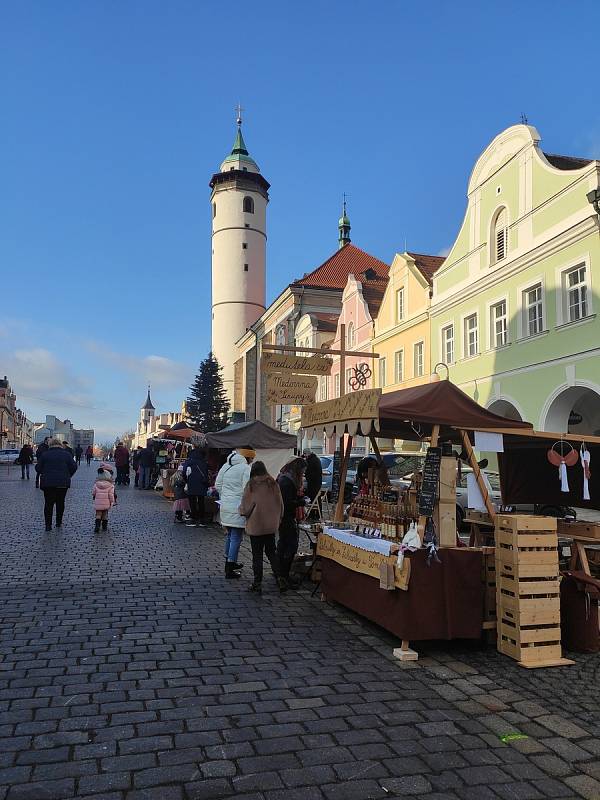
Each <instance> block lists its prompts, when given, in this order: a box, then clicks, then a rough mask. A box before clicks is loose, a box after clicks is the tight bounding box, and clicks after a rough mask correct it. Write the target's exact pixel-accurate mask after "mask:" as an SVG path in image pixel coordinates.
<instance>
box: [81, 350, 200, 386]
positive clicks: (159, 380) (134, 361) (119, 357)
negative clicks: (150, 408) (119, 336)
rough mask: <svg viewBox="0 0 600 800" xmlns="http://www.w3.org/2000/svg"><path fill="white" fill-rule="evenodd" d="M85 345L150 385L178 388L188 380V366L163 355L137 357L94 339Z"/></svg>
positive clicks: (105, 359)
mask: <svg viewBox="0 0 600 800" xmlns="http://www.w3.org/2000/svg"><path fill="white" fill-rule="evenodd" d="M86 346H87V348H88V350H89V351H90V352H91V353H93V354H94V355H96V356H98V357H99V358H100V359H102V360H103V361H104V362H106V363H108V364H111V365H112V366H114V367H115V368H116V369H118V370H120V371H121V372H125V373H126V374H127V375H129V376H131V377H133V378H135V380H136V381H139V379H140V378H141V379H142V380H143V381H144V382H145V383H151V384H152V386H162V387H166V388H173V389H179V388H181V387H182V386H187V383H188V382H189V380H190V369H189V367H187V366H186V365H185V364H181V363H179V362H178V361H173V360H172V359H170V358H166V357H165V356H156V355H149V356H143V357H141V358H139V357H136V356H131V355H127V354H126V353H117V352H115V351H114V350H110V349H109V348H108V347H105V346H104V345H103V344H101V343H100V342H94V341H89V342H87V345H86Z"/></svg>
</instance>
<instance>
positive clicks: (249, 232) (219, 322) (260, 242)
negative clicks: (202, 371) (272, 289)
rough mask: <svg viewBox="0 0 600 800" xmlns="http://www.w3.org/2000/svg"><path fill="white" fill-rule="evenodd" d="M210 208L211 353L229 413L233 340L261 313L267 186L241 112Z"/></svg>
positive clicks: (234, 356) (234, 354)
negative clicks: (251, 153) (219, 370)
mask: <svg viewBox="0 0 600 800" xmlns="http://www.w3.org/2000/svg"><path fill="white" fill-rule="evenodd" d="M210 188H211V189H212V193H211V197H210V199H211V206H212V351H213V353H214V355H215V356H216V358H217V360H218V361H219V364H220V365H221V366H222V367H223V385H224V387H225V390H226V392H227V396H228V397H229V401H230V403H231V409H232V410H239V409H234V405H233V400H234V397H233V389H234V364H235V362H236V360H237V359H238V352H237V349H236V347H235V343H236V342H237V340H238V339H239V338H240V337H241V336H242V335H243V334H244V333H245V332H246V331H247V329H248V328H249V327H250V325H252V324H253V323H254V322H256V320H257V319H258V318H259V317H260V315H261V314H262V313H263V311H264V310H265V277H266V276H265V265H266V244H267V203H268V202H269V184H268V182H267V181H266V180H265V179H264V178H263V176H262V175H261V174H260V171H259V169H258V166H257V164H256V162H255V161H254V160H253V159H252V158H251V157H250V156H249V154H248V150H247V149H246V145H245V143H244V137H243V136H242V117H241V108H238V117H237V135H236V137H235V142H234V144H233V149H232V151H231V153H230V154H229V155H228V156H227V158H226V159H225V161H223V163H222V164H221V169H220V171H219V172H217V173H216V174H215V175H213V176H212V178H211V181H210Z"/></svg>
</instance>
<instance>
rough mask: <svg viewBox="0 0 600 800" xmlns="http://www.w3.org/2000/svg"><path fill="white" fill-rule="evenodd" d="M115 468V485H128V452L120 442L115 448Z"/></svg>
mask: <svg viewBox="0 0 600 800" xmlns="http://www.w3.org/2000/svg"><path fill="white" fill-rule="evenodd" d="M115 467H116V468H117V480H116V481H115V483H117V484H125V483H129V450H128V449H127V448H126V447H125V445H124V444H122V443H121V442H117V446H116V447H115Z"/></svg>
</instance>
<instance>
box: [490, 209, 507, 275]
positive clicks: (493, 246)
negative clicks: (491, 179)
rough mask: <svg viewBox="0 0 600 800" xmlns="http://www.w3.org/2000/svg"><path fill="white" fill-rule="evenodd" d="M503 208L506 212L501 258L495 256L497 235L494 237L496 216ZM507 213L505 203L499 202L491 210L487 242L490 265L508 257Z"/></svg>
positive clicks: (500, 262)
mask: <svg viewBox="0 0 600 800" xmlns="http://www.w3.org/2000/svg"><path fill="white" fill-rule="evenodd" d="M502 209H504V212H505V214H506V224H505V226H504V229H503V230H504V255H503V256H502V258H501V259H498V258H497V237H496V223H497V221H498V217H499V216H500V213H501V212H502ZM509 223H510V219H509V215H508V206H507V205H506V203H500V204H499V205H497V206H496V208H495V209H494V211H493V212H492V216H491V218H490V236H489V239H490V242H489V263H490V267H495V266H496V265H497V264H502V263H505V262H506V261H507V259H508V239H509V235H508V233H509Z"/></svg>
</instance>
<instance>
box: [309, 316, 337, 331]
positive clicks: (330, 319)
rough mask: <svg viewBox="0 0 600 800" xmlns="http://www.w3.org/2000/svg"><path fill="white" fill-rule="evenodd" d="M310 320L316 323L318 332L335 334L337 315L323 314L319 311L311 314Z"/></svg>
mask: <svg viewBox="0 0 600 800" xmlns="http://www.w3.org/2000/svg"><path fill="white" fill-rule="evenodd" d="M310 316H311V318H312V319H314V320H315V322H316V323H317V325H316V327H317V330H318V331H326V332H329V333H335V331H336V330H337V322H338V315H337V314H324V313H322V312H321V311H317V312H311V315H310Z"/></svg>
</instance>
